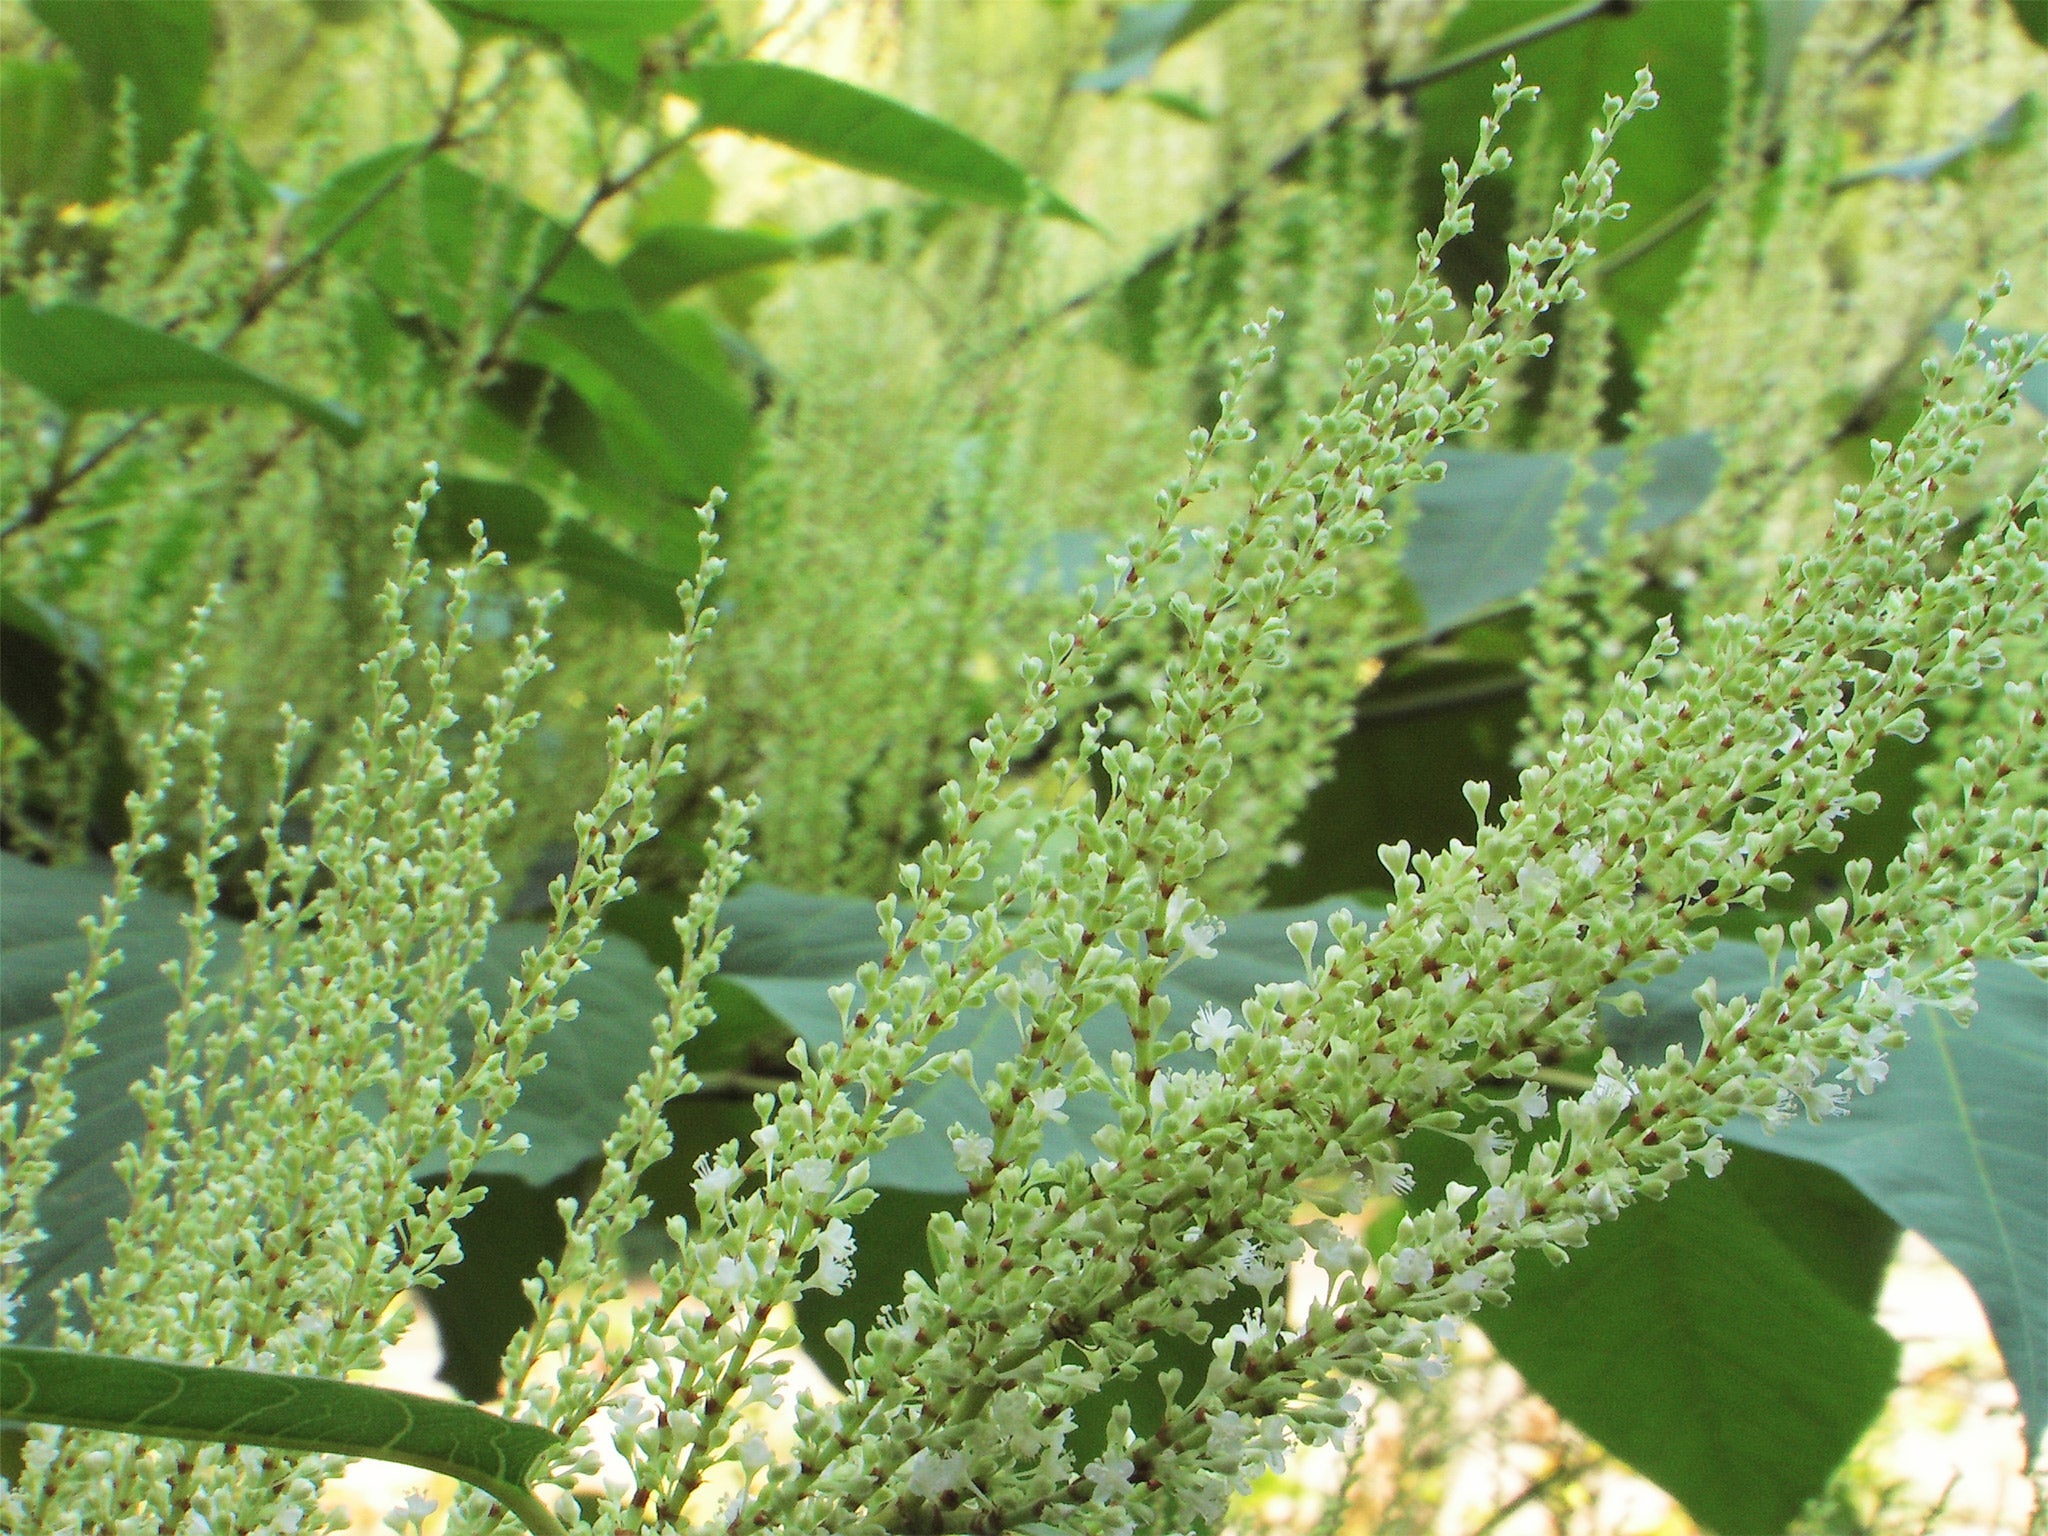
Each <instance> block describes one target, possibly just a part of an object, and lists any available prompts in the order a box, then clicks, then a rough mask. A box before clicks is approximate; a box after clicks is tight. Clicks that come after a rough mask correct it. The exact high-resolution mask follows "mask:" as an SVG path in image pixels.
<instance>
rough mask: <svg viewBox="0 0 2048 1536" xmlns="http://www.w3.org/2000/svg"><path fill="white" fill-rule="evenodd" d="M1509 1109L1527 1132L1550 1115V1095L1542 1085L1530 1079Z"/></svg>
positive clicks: (1516, 1121)
mask: <svg viewBox="0 0 2048 1536" xmlns="http://www.w3.org/2000/svg"><path fill="white" fill-rule="evenodd" d="M1508 1108H1509V1109H1510V1110H1512V1111H1513V1112H1514V1116H1515V1123H1516V1124H1517V1125H1519V1126H1521V1128H1522V1129H1523V1130H1525V1131H1526V1130H1528V1129H1530V1128H1531V1127H1532V1126H1533V1125H1534V1124H1535V1123H1536V1122H1537V1121H1538V1120H1541V1119H1542V1118H1543V1117H1544V1116H1545V1115H1547V1114H1549V1113H1550V1095H1549V1094H1548V1093H1546V1092H1545V1091H1544V1088H1543V1085H1542V1084H1541V1083H1539V1082H1537V1081H1536V1080H1535V1079H1534V1078H1530V1079H1528V1080H1527V1081H1525V1082H1524V1083H1523V1084H1522V1086H1521V1087H1520V1088H1519V1089H1518V1090H1517V1091H1516V1093H1515V1096H1514V1098H1512V1099H1511V1100H1509V1101H1508Z"/></svg>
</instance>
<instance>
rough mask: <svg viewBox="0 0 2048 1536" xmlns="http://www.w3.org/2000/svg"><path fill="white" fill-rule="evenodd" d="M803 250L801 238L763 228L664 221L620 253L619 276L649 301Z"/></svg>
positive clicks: (636, 294)
mask: <svg viewBox="0 0 2048 1536" xmlns="http://www.w3.org/2000/svg"><path fill="white" fill-rule="evenodd" d="M805 249H806V243H805V242H804V241H802V240H799V239H796V238H794V237H792V236H789V235H778V234H775V233H773V232H771V231H769V230H765V229H718V228H716V227H714V226H712V225H710V224H665V225H662V226H661V227H660V228H657V229H650V230H648V231H647V233H646V234H644V235H642V236H641V237H640V238H639V239H638V240H636V241H635V242H634V243H633V248H632V249H631V250H630V251H628V252H626V254H625V255H624V256H622V257H620V258H619V269H618V270H619V278H620V280H621V281H622V282H624V283H625V285H626V287H627V288H628V289H629V290H631V292H632V294H633V297H634V298H636V299H638V300H639V301H640V302H641V303H642V304H645V305H650V306H651V305H656V304H663V303H666V302H667V301H668V300H669V299H671V298H673V297H675V295H677V294H679V293H681V292H682V291H683V290H684V289H686V288H694V287H696V286H697V285H698V284H699V283H708V282H713V281H716V280H717V279H718V278H721V277H728V276H730V275H731V274H733V273H735V272H747V271H751V270H753V269H754V268H756V267H765V266H773V265H775V264H776V263H778V262H784V261H789V260H791V259H792V258H794V257H796V256H800V255H802V254H803V252H804V251H805Z"/></svg>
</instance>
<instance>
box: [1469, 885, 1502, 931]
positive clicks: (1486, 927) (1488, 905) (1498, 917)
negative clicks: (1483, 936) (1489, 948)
mask: <svg viewBox="0 0 2048 1536" xmlns="http://www.w3.org/2000/svg"><path fill="white" fill-rule="evenodd" d="M1507 925H1508V920H1507V916H1506V914H1505V913H1503V912H1502V911H1501V909H1500V906H1499V904H1498V903H1496V902H1495V901H1494V899H1493V898H1492V897H1491V896H1488V895H1485V894H1484V893H1482V894H1481V895H1480V897H1479V899H1478V900H1477V901H1475V902H1473V903H1472V928H1473V931H1474V932H1476V933H1493V932H1496V931H1497V930H1499V929H1502V928H1505V927H1507Z"/></svg>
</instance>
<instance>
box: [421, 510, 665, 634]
mask: <svg viewBox="0 0 2048 1536" xmlns="http://www.w3.org/2000/svg"><path fill="white" fill-rule="evenodd" d="M473 521H480V522H482V523H483V525H484V533H485V536H486V537H487V538H488V539H489V540H490V541H491V547H492V548H493V549H496V550H500V551H502V552H503V553H504V555H505V557H506V558H507V559H508V560H510V561H511V562H512V563H513V564H514V565H519V564H525V563H529V562H545V563H546V564H548V565H551V566H553V567H554V568H555V569H556V570H558V571H560V572H561V573H562V574H563V575H564V576H567V577H569V578H570V579H571V581H572V583H574V584H575V585H574V586H573V587H572V590H571V602H572V604H573V603H574V602H576V601H577V600H578V599H590V598H601V599H602V600H603V601H604V603H605V606H606V607H607V608H613V609H615V607H616V601H624V602H625V603H627V604H629V605H630V606H631V607H633V608H636V609H638V610H639V611H640V612H641V613H642V614H643V615H645V617H646V618H647V619H648V621H649V622H651V623H653V624H655V625H657V626H667V627H670V628H673V627H674V625H675V623H676V621H677V619H678V618H679V617H680V616H681V613H682V609H681V608H680V607H679V606H678V603H677V599H676V588H677V587H679V586H680V585H682V583H683V582H685V581H686V580H688V579H689V578H688V577H687V576H686V575H684V574H683V573H681V572H677V571H667V570H663V569H661V568H660V567H659V566H655V565H652V564H650V563H648V562H647V561H645V560H641V559H639V558H638V557H637V556H634V555H631V554H628V553H627V552H626V551H625V550H623V549H621V548H619V546H618V545H616V544H614V543H613V542H612V541H611V540H609V539H607V538H606V537H604V535H603V534H601V533H598V532H597V531H596V530H595V529H593V528H592V527H591V526H590V525H589V524H588V523H584V522H580V521H577V520H575V519H572V518H565V517H557V516H556V515H555V514H554V513H553V512H552V511H551V510H550V509H549V507H548V504H547V500H546V498H544V497H543V496H541V494H540V493H539V492H538V491H534V490H531V489H529V488H528V487H526V486H523V485H518V484H515V483H514V482H512V481H510V480H482V479H478V478H476V477H474V476H470V475H449V476H446V477H444V478H443V480H442V481H441V490H440V493H439V494H438V495H437V496H435V497H434V499H433V501H432V502H431V503H430V504H429V505H428V508H427V517H426V521H425V522H424V523H423V524H422V525H421V527H420V548H421V550H422V552H423V553H425V554H427V555H430V556H432V557H433V558H435V559H438V560H446V561H456V560H464V559H467V558H468V555H469V549H470V536H469V525H470V523H471V522H473Z"/></svg>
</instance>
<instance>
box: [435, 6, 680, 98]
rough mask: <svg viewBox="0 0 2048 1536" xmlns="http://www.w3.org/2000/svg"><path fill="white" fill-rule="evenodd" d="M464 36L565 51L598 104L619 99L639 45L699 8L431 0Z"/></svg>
mask: <svg viewBox="0 0 2048 1536" xmlns="http://www.w3.org/2000/svg"><path fill="white" fill-rule="evenodd" d="M434 9H436V10H437V11H439V12H440V13H441V14H442V15H443V16H445V17H446V18H447V19H448V22H449V24H450V25H451V26H453V27H454V28H455V30H456V31H457V32H459V33H460V34H462V35H463V36H464V37H466V38H469V39H471V40H472V41H477V42H482V41H485V40H488V39H490V38H493V37H524V38H530V39H532V40H534V41H536V42H539V43H542V44H544V45H546V46H548V47H551V48H554V49H555V50H557V51H558V52H560V53H562V54H563V55H565V56H566V57H567V58H568V60H569V62H570V65H571V69H572V74H573V73H575V72H576V71H577V70H579V69H588V70H591V71H595V72H596V75H597V76H598V78H596V79H587V78H586V79H580V80H578V82H577V83H578V84H579V85H581V86H582V87H583V88H584V89H585V90H590V89H591V88H592V87H593V86H595V87H597V91H596V96H597V99H598V100H599V101H600V103H601V104H602V105H605V106H611V107H617V106H620V105H622V104H623V103H624V101H625V99H626V96H627V94H628V92H629V91H630V89H631V87H632V86H633V84H634V82H635V80H636V79H637V77H638V75H639V72H640V55H641V45H642V43H643V42H645V41H646V40H648V39H651V38H658V37H665V36H667V35H668V34H669V33H671V32H673V31H675V29H676V28H678V27H680V26H682V25H683V24H684V23H686V22H688V21H691V20H693V19H695V18H696V17H697V16H698V15H700V14H701V13H702V12H703V9H704V5H703V0H434Z"/></svg>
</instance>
